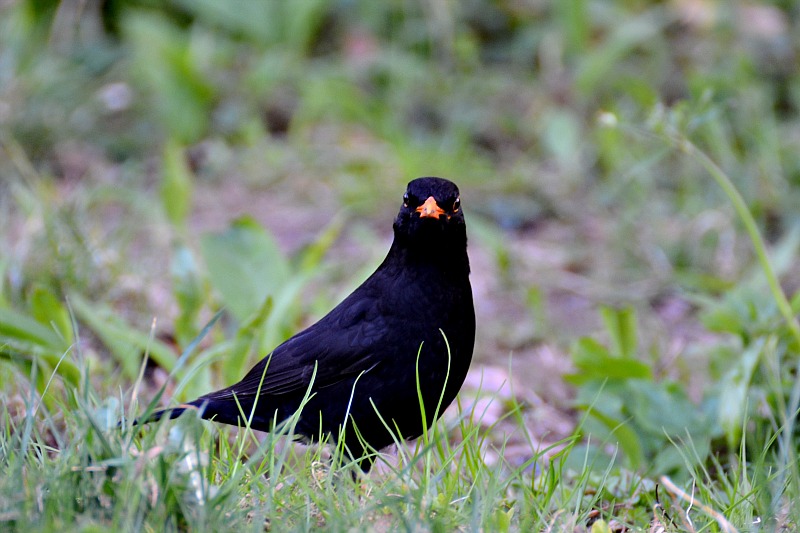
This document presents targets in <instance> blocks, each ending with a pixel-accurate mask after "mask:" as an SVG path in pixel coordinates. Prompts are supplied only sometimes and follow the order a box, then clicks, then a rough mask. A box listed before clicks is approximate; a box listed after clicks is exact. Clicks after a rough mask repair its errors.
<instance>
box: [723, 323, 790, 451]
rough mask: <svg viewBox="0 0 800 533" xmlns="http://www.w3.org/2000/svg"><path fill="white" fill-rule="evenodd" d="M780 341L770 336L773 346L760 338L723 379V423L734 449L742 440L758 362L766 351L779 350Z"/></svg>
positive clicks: (749, 347)
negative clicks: (751, 386)
mask: <svg viewBox="0 0 800 533" xmlns="http://www.w3.org/2000/svg"><path fill="white" fill-rule="evenodd" d="M776 342H777V341H776V339H775V337H769V344H767V340H766V339H765V338H764V337H761V338H758V339H756V340H755V342H753V343H752V344H751V345H750V346H748V347H747V348H746V349H745V350H744V351H743V352H742V356H741V357H740V358H739V360H738V361H736V362H735V363H734V364H733V366H732V367H731V368H730V369H729V370H728V372H727V374H726V375H725V377H723V378H722V380H721V382H722V383H724V384H725V386H724V387H722V391H721V393H720V398H719V423H720V425H721V426H722V429H723V431H724V432H725V436H726V438H727V440H728V445H729V446H730V447H731V449H736V448H737V447H738V442H739V437H741V434H742V428H743V423H744V420H745V415H746V413H747V402H748V399H749V392H750V382H751V381H752V379H753V374H754V372H755V370H756V367H757V365H758V361H759V359H760V358H761V354H762V353H764V351H765V350H775V345H776ZM765 346H766V348H765Z"/></svg>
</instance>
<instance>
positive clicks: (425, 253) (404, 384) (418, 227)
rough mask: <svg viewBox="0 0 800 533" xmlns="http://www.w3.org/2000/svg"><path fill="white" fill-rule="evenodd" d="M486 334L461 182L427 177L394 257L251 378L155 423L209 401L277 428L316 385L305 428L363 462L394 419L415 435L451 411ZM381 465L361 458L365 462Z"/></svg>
mask: <svg viewBox="0 0 800 533" xmlns="http://www.w3.org/2000/svg"><path fill="white" fill-rule="evenodd" d="M474 343H475V311H474V309H473V304H472V288H471V286H470V283H469V259H468V257H467V232H466V226H465V223H464V212H463V210H462V207H461V200H460V198H459V191H458V187H457V186H456V185H455V184H454V183H452V182H450V181H448V180H445V179H442V178H434V177H426V178H419V179H415V180H413V181H411V182H410V183H409V184H408V188H407V190H406V193H405V194H404V195H403V205H402V206H401V207H400V213H399V214H398V215H397V218H396V219H395V222H394V241H393V242H392V246H391V248H390V249H389V253H388V254H387V256H386V259H384V260H383V263H381V265H380V266H379V267H378V269H377V270H376V271H375V272H374V273H373V274H372V275H371V276H370V277H369V278H368V279H367V280H366V281H365V282H364V283H362V284H361V286H359V287H358V288H357V289H356V290H355V291H353V293H352V294H350V296H348V297H347V298H345V299H344V301H342V302H341V303H340V304H339V305H337V306H336V307H335V308H334V309H333V310H332V311H331V312H330V313H328V314H327V315H325V316H324V317H323V318H322V319H320V320H319V322H317V323H316V324H314V325H312V326H310V327H309V328H308V329H306V330H304V331H301V332H300V333H298V334H297V335H295V336H294V337H292V338H290V339H289V340H287V341H286V342H284V343H283V344H281V345H279V346H278V347H277V348H275V350H274V351H273V352H272V353H271V354H270V355H269V356H267V357H265V358H264V359H262V360H261V361H260V362H259V363H258V364H256V365H255V366H254V367H253V368H252V369H251V370H250V372H248V373H247V375H246V376H245V377H244V378H243V379H242V380H241V381H240V382H238V383H236V384H235V385H231V386H230V387H228V388H225V389H222V390H220V391H217V392H212V393H209V394H206V395H205V396H201V397H200V398H198V399H196V400H194V401H193V402H190V403H189V404H183V405H181V406H180V407H177V408H173V409H166V410H164V411H158V412H156V413H154V414H153V415H152V416H151V417H149V418H148V420H147V421H148V422H151V421H155V420H158V419H160V418H162V417H164V416H169V417H170V418H175V417H177V416H178V415H180V414H181V413H182V412H183V411H185V410H186V409H188V408H191V409H194V408H197V409H199V410H200V413H201V416H202V417H203V418H206V419H210V420H214V421H216V422H221V423H224V424H231V425H243V423H244V422H243V419H242V416H241V413H242V412H243V413H244V415H245V416H246V417H249V416H250V413H251V411H253V417H252V422H251V427H252V428H253V429H257V430H262V431H270V429H272V428H273V427H274V424H275V422H278V423H280V422H281V421H283V420H286V419H287V418H288V417H290V416H291V415H292V414H294V413H295V412H296V411H297V410H298V408H299V407H300V406H301V402H302V400H303V397H304V396H305V395H306V393H307V391H310V393H311V396H310V399H309V400H308V401H307V403H306V404H305V406H303V410H302V412H301V413H300V415H299V420H298V423H297V425H296V428H295V432H296V433H297V434H298V435H300V436H303V437H305V438H306V439H307V440H312V441H313V440H315V439H317V438H319V436H320V435H321V434H330V435H332V436H333V438H334V439H337V438H341V436H342V435H343V438H344V444H345V445H346V448H347V450H348V452H349V453H350V455H351V456H352V457H353V458H355V459H357V460H360V459H361V458H362V457H363V456H364V454H365V453H366V452H369V451H370V448H371V449H374V450H380V449H381V448H384V447H386V446H388V445H389V444H392V443H393V442H394V439H393V437H392V434H391V433H390V432H389V431H388V430H387V429H386V425H388V426H389V427H390V428H391V429H392V430H393V432H394V433H395V435H398V436H401V437H402V438H405V439H413V438H416V437H419V436H420V435H421V434H422V433H423V431H424V427H425V426H428V427H429V426H430V425H431V424H432V423H433V422H434V413H436V415H441V414H442V411H444V409H445V408H446V407H447V406H448V405H450V403H451V402H452V401H453V398H455V396H456V394H457V393H458V391H459V389H460V388H461V385H462V384H463V382H464V378H465V377H466V375H467V370H468V369H469V365H470V361H471V360H472V350H473V346H474ZM312 379H313V383H312ZM418 391H419V396H421V399H422V401H421V402H420V398H419V396H418ZM256 401H257V403H256V407H255V409H253V404H254V402H256ZM420 405H422V406H424V418H423V409H421V408H420ZM240 406H241V411H240ZM437 409H438V410H437ZM379 414H380V416H379ZM381 418H382V419H383V421H381ZM384 422H385V424H386V425H384ZM354 425H355V428H354V427H353V426H354ZM342 428H343V429H344V432H343V433H340V431H341V430H342ZM359 436H360V438H359ZM371 464H372V461H370V460H366V461H361V462H360V465H361V467H362V468H363V469H364V470H368V469H369V468H370V466H371Z"/></svg>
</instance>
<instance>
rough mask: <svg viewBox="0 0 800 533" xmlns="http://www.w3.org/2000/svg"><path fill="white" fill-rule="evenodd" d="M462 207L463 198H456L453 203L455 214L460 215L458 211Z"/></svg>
mask: <svg viewBox="0 0 800 533" xmlns="http://www.w3.org/2000/svg"><path fill="white" fill-rule="evenodd" d="M460 207H461V198H456V199H455V201H454V202H453V213H458V209H459V208H460Z"/></svg>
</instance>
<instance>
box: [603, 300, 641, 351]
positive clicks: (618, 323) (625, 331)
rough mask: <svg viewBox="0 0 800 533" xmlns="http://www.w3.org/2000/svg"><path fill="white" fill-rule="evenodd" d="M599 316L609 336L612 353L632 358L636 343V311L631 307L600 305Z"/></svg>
mask: <svg viewBox="0 0 800 533" xmlns="http://www.w3.org/2000/svg"><path fill="white" fill-rule="evenodd" d="M600 316H601V317H602V319H603V323H604V324H605V326H606V330H607V331H608V333H609V335H610V336H611V343H612V345H613V350H612V353H613V354H614V355H616V356H618V357H624V358H634V357H635V356H636V345H637V332H636V311H634V309H633V308H632V307H625V308H623V309H613V308H611V307H601V308H600Z"/></svg>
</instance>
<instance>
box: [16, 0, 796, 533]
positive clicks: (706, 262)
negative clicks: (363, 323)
mask: <svg viewBox="0 0 800 533" xmlns="http://www.w3.org/2000/svg"><path fill="white" fill-rule="evenodd" d="M798 9H799V8H798V7H797V6H796V5H795V3H793V2H789V1H781V0H772V1H767V0H754V1H753V2H738V3H727V2H719V1H715V0H684V1H674V2H655V1H648V0H631V1H626V2H608V1H603V0H570V1H563V2H515V1H509V0H484V1H479V0H467V1H463V2H435V1H425V0H419V1H403V2H400V1H391V2H372V1H368V0H363V1H362V0H300V1H296V2H271V1H268V0H265V1H255V0H237V1H234V2H217V1H215V0H193V1H186V0H169V1H167V2H157V1H154V0H104V1H102V2H89V3H80V2H78V3H70V2H57V1H55V0H37V1H34V0H11V1H9V2H4V3H2V5H0V14H2V16H0V153H2V156H0V250H2V253H0V425H1V426H2V430H0V527H1V528H2V529H3V530H10V531H34V530H41V531H46V530H56V529H57V530H65V529H68V530H82V531H92V530H100V529H102V530H106V529H108V528H110V527H113V528H118V529H120V528H121V529H123V530H133V529H136V530H142V529H143V530H162V529H167V530H188V529H191V530H210V531H225V530H240V531H241V530H244V529H246V530H254V531H255V530H264V529H268V530H270V531H283V530H308V529H317V528H324V529H330V530H345V529H359V530H360V529H372V530H376V531H383V530H395V529H406V530H431V531H449V530H456V529H462V530H477V529H482V530H486V531H509V530H525V531H529V530H547V531H575V530H578V531H581V530H587V531H588V530H591V531H592V532H593V533H595V532H607V531H623V530H626V529H627V528H629V529H634V530H636V529H639V530H645V529H648V528H650V527H652V528H653V529H652V530H653V531H655V530H657V529H658V528H659V527H663V528H664V531H734V530H761V529H765V530H779V529H782V530H794V529H796V528H797V527H798V523H799V522H800V509H798V508H797V506H796V505H794V502H796V501H798V499H799V498H800V468H799V467H798V461H797V456H798V442H797V431H796V428H795V420H796V414H797V412H798V410H799V409H800V385H798V383H800V382H799V381H798V380H797V375H798V364H799V362H800V357H798V356H800V325H798V321H797V318H796V317H797V313H798V311H800V291H798V287H800V277H798V270H797V268H796V267H795V265H796V262H797V257H798V253H799V252H800V219H799V218H798V215H797V211H798V210H797V206H798V205H800V155H798V150H797V149H796V147H797V144H798V141H799V139H798V132H800V114H799V113H798V112H799V110H800V74H798V73H800V69H798V57H800V37H798V36H800V10H798ZM420 175H441V176H444V177H448V178H450V179H453V180H454V181H456V182H457V183H458V184H459V186H460V187H461V189H462V192H463V197H462V199H463V201H464V207H465V209H466V210H467V217H468V224H469V231H470V239H471V240H470V253H471V258H472V266H473V275H472V279H473V285H474V287H475V295H476V307H477V312H478V325H479V326H478V337H479V338H478V345H477V350H476V360H475V362H474V371H473V373H472V375H471V377H470V378H469V379H468V383H467V385H466V386H465V390H464V392H463V393H462V396H461V401H460V404H459V406H458V408H456V409H451V410H450V411H448V412H447V413H446V414H445V416H444V417H443V419H442V420H441V421H440V422H439V423H438V424H437V425H436V426H435V427H434V429H433V430H432V431H431V432H429V433H427V434H426V435H425V436H424V437H423V438H421V439H419V440H418V441H417V442H415V443H411V444H409V445H408V447H406V446H399V447H398V450H397V451H396V452H394V451H391V450H390V451H388V452H386V453H384V458H385V461H382V462H381V463H382V464H381V466H380V468H378V471H377V472H374V473H371V474H370V475H368V476H360V477H355V478H354V477H353V476H351V473H352V471H353V469H352V466H351V465H349V464H348V459H347V458H346V456H343V455H342V454H341V453H340V452H339V451H338V450H336V449H335V447H331V446H319V447H312V448H310V449H305V448H299V447H297V446H295V445H293V444H292V443H291V442H290V438H289V437H287V435H290V434H291V430H292V424H291V423H288V424H286V425H285V426H284V427H283V428H282V429H281V431H280V432H278V434H275V435H266V436H265V435H256V434H254V433H253V432H251V431H249V430H248V429H247V428H241V429H240V430H239V431H235V430H230V429H227V428H220V427H216V426H214V425H213V424H209V423H205V422H201V421H199V420H196V419H194V418H193V417H191V416H184V417H182V418H181V419H179V420H178V421H171V422H164V423H160V424H158V425H157V426H155V427H152V428H148V429H145V430H144V431H140V430H138V429H134V428H132V427H131V425H130V422H131V420H132V419H134V418H135V417H136V416H137V415H139V414H141V413H142V412H144V411H146V410H147V409H152V408H154V407H155V406H156V405H159V404H162V403H164V402H166V401H167V399H170V400H171V401H181V400H184V399H188V398H190V397H194V396H196V395H197V394H199V393H202V392H206V391H208V390H211V389H212V388H213V387H217V386H221V385H223V384H228V383H230V382H232V381H233V380H234V379H237V378H238V377H240V376H241V375H242V373H243V372H244V371H245V370H246V369H247V368H249V365H250V364H252V363H253V362H254V361H255V360H257V359H259V358H260V357H262V356H263V355H265V353H267V352H268V351H269V349H270V348H272V347H273V346H275V345H276V344H277V343H278V342H280V341H281V340H282V339H285V338H287V337H288V336H289V335H291V334H293V333H294V332H295V331H297V330H299V329H300V328H302V327H303V326H304V325H307V324H308V323H310V322H311V321H313V320H314V319H315V318H318V317H319V316H321V315H322V314H323V313H325V312H326V311H327V310H329V309H330V308H331V307H332V306H333V305H334V304H335V303H336V302H337V301H338V300H339V299H340V298H341V297H342V296H343V295H345V294H347V293H348V292H349V291H350V290H351V289H352V288H353V287H354V286H355V285H356V284H357V283H359V282H360V280H362V279H363V278H364V277H365V276H366V274H367V273H369V272H371V271H372V270H373V269H374V267H375V265H376V263H377V261H379V260H380V259H381V258H382V255H383V253H384V252H385V243H386V242H387V238H388V236H389V230H390V221H391V219H392V217H393V216H394V214H395V213H396V209H397V206H399V203H400V196H401V194H402V191H403V188H404V185H405V183H406V182H407V181H409V180H410V179H412V178H414V177H417V176H420ZM154 317H155V318H154ZM567 385H568V386H567ZM119 421H122V423H121V424H118V423H119Z"/></svg>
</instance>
